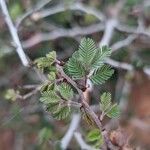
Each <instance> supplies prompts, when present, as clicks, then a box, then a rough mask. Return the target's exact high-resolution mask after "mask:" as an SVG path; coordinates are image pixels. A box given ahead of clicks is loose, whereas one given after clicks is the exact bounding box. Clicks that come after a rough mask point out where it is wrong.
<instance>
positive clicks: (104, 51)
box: [91, 46, 111, 70]
mask: <svg viewBox="0 0 150 150" xmlns="http://www.w3.org/2000/svg"><path fill="white" fill-rule="evenodd" d="M110 55H111V49H110V48H108V47H107V46H102V47H101V48H99V49H97V51H96V53H95V56H94V58H93V60H92V62H91V63H92V64H91V69H92V70H97V69H98V68H100V67H101V66H102V65H103V64H104V61H105V59H106V58H107V57H109V56H110Z"/></svg>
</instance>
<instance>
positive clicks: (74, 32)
mask: <svg viewBox="0 0 150 150" xmlns="http://www.w3.org/2000/svg"><path fill="white" fill-rule="evenodd" d="M103 29H104V25H103V24H102V23H98V24H94V25H91V26H87V27H74V28H72V29H61V28H58V29H55V30H54V31H51V32H49V33H36V34H35V35H34V36H32V37H31V38H29V39H28V40H26V41H24V42H23V43H22V45H23V47H24V48H29V47H32V46H34V45H36V44H38V43H40V42H44V41H49V40H55V39H57V38H61V37H75V36H78V35H88V34H91V33H94V32H99V31H102V30H103Z"/></svg>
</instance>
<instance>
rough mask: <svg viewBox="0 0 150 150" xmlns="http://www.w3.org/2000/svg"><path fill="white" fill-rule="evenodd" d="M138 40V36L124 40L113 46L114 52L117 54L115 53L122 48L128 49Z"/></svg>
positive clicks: (130, 36) (131, 36)
mask: <svg viewBox="0 0 150 150" xmlns="http://www.w3.org/2000/svg"><path fill="white" fill-rule="evenodd" d="M136 38H137V35H134V34H133V35H129V36H128V37H127V38H126V39H124V40H121V41H119V42H116V43H115V44H113V45H112V46H111V49H112V52H115V51H117V50H119V49H121V48H122V47H126V46H128V45H130V44H131V43H132V42H133V41H134V40H135V39H136Z"/></svg>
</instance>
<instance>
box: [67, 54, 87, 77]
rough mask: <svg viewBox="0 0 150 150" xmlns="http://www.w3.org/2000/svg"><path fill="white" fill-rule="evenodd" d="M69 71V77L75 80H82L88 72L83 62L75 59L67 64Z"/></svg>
mask: <svg viewBox="0 0 150 150" xmlns="http://www.w3.org/2000/svg"><path fill="white" fill-rule="evenodd" d="M67 69H68V73H69V75H71V76H72V77H73V78H75V79H80V78H82V77H84V76H85V74H86V70H85V67H84V66H83V64H82V62H81V61H79V60H77V58H75V57H71V58H70V59H69V61H68V63H67Z"/></svg>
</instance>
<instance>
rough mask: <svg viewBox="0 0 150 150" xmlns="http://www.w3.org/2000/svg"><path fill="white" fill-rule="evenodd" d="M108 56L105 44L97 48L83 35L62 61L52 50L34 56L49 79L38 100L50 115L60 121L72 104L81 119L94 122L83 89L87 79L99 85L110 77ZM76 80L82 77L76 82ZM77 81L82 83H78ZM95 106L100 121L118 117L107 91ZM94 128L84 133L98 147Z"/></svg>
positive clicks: (116, 107)
mask: <svg viewBox="0 0 150 150" xmlns="http://www.w3.org/2000/svg"><path fill="white" fill-rule="evenodd" d="M110 55H111V50H110V48H108V47H107V46H102V47H101V48H98V47H96V44H95V42H94V41H93V40H92V39H90V38H83V39H82V40H81V43H80V45H79V48H78V50H77V51H75V52H74V53H73V54H72V56H71V57H70V58H69V60H68V61H67V62H66V63H65V62H62V61H59V60H57V58H56V52H55V51H52V52H50V53H48V54H47V55H46V57H42V58H38V59H36V60H35V64H36V65H37V67H38V68H39V69H40V70H42V71H43V72H44V71H46V72H48V73H47V77H48V79H49V81H50V82H48V83H46V84H44V85H43V86H42V88H41V98H40V101H41V102H42V103H43V105H44V106H45V108H46V110H47V111H50V112H51V114H52V116H53V117H54V118H56V119H59V120H60V119H65V118H67V117H68V116H69V115H71V112H72V110H73V109H75V107H74V106H79V108H80V111H81V112H82V115H83V118H85V120H87V121H88V123H89V124H97V122H96V120H94V118H93V115H92V114H91V113H93V111H92V110H91V109H90V107H89V105H88V104H87V102H86V99H85V98H84V96H83V92H84V91H85V90H86V88H87V87H88V85H87V80H90V81H91V82H92V83H93V84H96V85H99V84H103V83H105V82H106V81H107V80H108V79H109V78H110V77H111V76H112V74H113V73H114V70H113V69H112V68H111V67H110V66H109V65H106V64H104V62H105V59H106V58H107V57H109V56H110ZM78 80H80V81H81V80H82V82H80V85H79V84H78V82H77V81H78ZM83 81H84V82H83ZM81 83H83V84H82V85H81ZM76 94H79V100H78V102H76V101H73V100H74V96H75V95H76ZM99 106H100V110H101V112H102V113H101V116H100V118H99V121H100V122H101V121H102V119H103V118H104V116H108V117H109V118H117V117H119V114H120V110H119V107H118V105H117V104H112V102H111V94H110V93H107V92H105V93H103V94H102V95H101V96H100V102H99ZM91 111H92V112H91ZM98 130H99V129H94V130H92V131H90V133H89V134H88V136H87V138H88V141H91V142H93V141H94V143H95V146H96V147H97V146H98V147H99V146H100V145H101V144H102V141H103V140H102V136H101V131H100V132H99V131H98Z"/></svg>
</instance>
